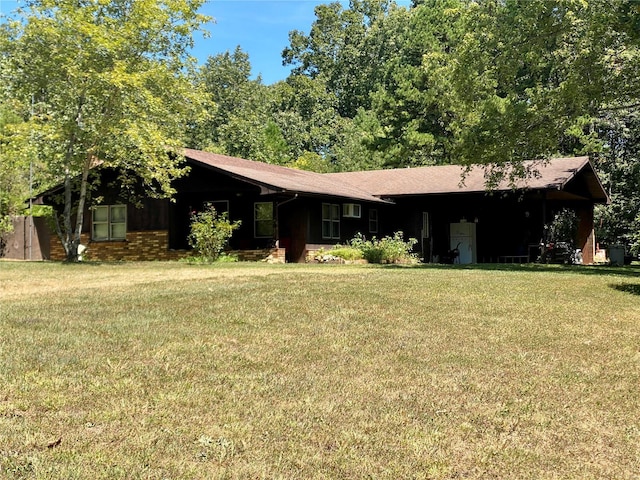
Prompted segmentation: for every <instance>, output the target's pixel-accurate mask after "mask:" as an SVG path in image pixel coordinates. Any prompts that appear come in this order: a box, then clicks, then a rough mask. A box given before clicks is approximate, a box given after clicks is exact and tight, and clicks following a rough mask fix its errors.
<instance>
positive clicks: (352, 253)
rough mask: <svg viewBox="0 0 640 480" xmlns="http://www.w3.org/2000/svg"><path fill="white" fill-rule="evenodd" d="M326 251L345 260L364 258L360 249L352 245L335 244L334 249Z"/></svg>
mask: <svg viewBox="0 0 640 480" xmlns="http://www.w3.org/2000/svg"><path fill="white" fill-rule="evenodd" d="M327 253H328V254H329V255H333V256H334V257H340V258H343V259H345V260H362V259H363V258H364V255H363V254H362V250H359V249H357V248H354V247H343V246H336V247H335V248H334V249H332V250H329V251H328V252H327Z"/></svg>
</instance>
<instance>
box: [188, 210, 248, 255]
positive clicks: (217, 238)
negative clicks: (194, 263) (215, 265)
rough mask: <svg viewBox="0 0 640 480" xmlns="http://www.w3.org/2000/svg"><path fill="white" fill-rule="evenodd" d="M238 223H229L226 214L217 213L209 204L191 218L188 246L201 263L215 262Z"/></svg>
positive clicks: (238, 225) (238, 226)
mask: <svg viewBox="0 0 640 480" xmlns="http://www.w3.org/2000/svg"><path fill="white" fill-rule="evenodd" d="M240 223H241V222H240V221H239V220H238V221H235V222H231V221H230V220H229V218H228V213H227V212H223V213H218V212H217V211H216V209H215V208H214V207H213V205H211V204H210V203H207V204H205V209H204V210H203V211H202V212H197V213H194V214H193V215H192V216H191V233H190V234H189V237H188V241H189V245H191V246H192V247H193V249H194V250H195V252H196V255H197V257H199V259H200V260H201V261H203V262H215V261H217V260H219V259H220V258H221V257H222V253H223V251H224V248H225V247H226V246H227V243H228V242H229V239H230V238H231V236H232V235H233V232H234V231H235V230H237V229H238V228H240Z"/></svg>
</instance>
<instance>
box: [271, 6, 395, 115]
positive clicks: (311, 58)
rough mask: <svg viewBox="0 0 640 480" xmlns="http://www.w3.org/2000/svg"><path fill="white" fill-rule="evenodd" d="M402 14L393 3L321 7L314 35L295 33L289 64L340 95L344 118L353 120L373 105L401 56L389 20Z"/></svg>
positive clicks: (286, 57)
mask: <svg viewBox="0 0 640 480" xmlns="http://www.w3.org/2000/svg"><path fill="white" fill-rule="evenodd" d="M399 10H401V11H402V12H404V11H405V10H404V9H400V8H399V7H397V6H396V4H395V3H394V2H393V1H391V0H350V2H349V8H343V6H342V4H341V3H340V2H332V3H329V4H325V5H319V6H317V7H316V9H315V14H316V20H315V21H314V23H313V25H312V26H311V31H310V33H309V35H306V34H305V33H304V32H301V31H299V30H294V31H292V32H290V33H289V42H290V45H289V47H287V48H286V49H285V50H284V51H283V59H284V63H285V64H289V65H293V66H294V70H293V73H294V75H306V76H309V77H310V78H312V79H320V80H321V81H322V82H323V83H324V85H325V86H326V88H327V90H328V92H330V93H331V94H333V95H334V96H335V97H336V99H337V101H338V104H337V109H338V113H339V114H340V116H342V117H347V118H353V117H355V115H356V113H357V111H358V109H359V108H360V107H364V108H367V109H368V108H369V107H370V105H371V101H370V98H369V94H370V92H371V91H372V90H374V89H375V86H376V85H377V84H378V82H379V81H380V79H381V76H382V74H383V66H384V64H385V62H386V61H387V59H388V58H390V57H392V56H394V55H395V51H396V43H395V39H396V34H395V32H392V31H389V30H390V27H388V26H387V24H386V18H387V17H388V16H390V15H392V14H395V13H396V12H398V11H399ZM393 25H394V26H399V25H401V24H400V23H395V24H393Z"/></svg>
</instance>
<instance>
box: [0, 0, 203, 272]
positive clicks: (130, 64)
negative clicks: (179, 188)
mask: <svg viewBox="0 0 640 480" xmlns="http://www.w3.org/2000/svg"><path fill="white" fill-rule="evenodd" d="M202 3H203V1H202V0H181V1H176V0H140V1H136V2H130V1H129V0H112V1H110V2H77V1H73V0H62V1H57V2H51V1H48V0H33V1H29V2H27V7H26V8H25V9H23V10H20V11H18V12H17V13H16V17H15V18H16V20H13V21H10V22H8V23H7V24H5V25H4V26H3V27H5V28H3V29H2V30H0V59H1V60H2V68H1V69H0V84H1V85H3V86H5V87H6V88H5V90H4V92H6V95H7V96H9V97H10V99H11V100H12V101H13V102H14V104H15V105H16V111H17V112H18V113H19V115H20V116H21V118H23V119H25V126H24V128H21V129H20V130H19V131H15V134H14V135H13V137H12V145H14V146H15V150H16V151H19V150H22V152H23V155H24V156H26V157H30V158H34V159H36V160H39V161H40V163H41V165H42V173H43V174H46V178H47V179H49V180H50V181H52V182H55V183H60V182H64V189H65V191H64V203H63V205H61V210H63V211H62V215H61V218H60V222H59V224H58V225H59V227H60V228H59V234H60V237H61V240H62V243H63V245H64V248H65V250H66V253H67V258H68V259H69V260H75V259H77V246H78V244H79V241H80V233H81V228H82V223H83V214H84V206H85V202H86V198H87V192H88V191H89V190H90V177H89V171H90V170H91V169H92V168H93V167H94V166H95V164H96V161H97V160H99V161H100V162H101V163H102V165H104V166H107V167H114V168H116V169H119V171H120V172H122V177H121V178H120V181H121V183H122V184H123V185H124V186H125V188H126V186H127V185H130V184H131V182H132V181H135V182H141V183H142V185H143V186H144V187H145V189H146V192H147V193H148V194H149V195H151V196H156V197H166V196H170V195H171V194H172V193H173V189H172V186H171V181H172V180H173V179H174V178H176V177H179V176H181V175H182V174H184V173H185V169H184V168H183V166H182V165H181V158H180V155H179V148H180V147H182V146H183V144H184V138H185V135H186V132H187V131H188V125H189V123H190V122H193V121H195V120H199V119H201V118H202V117H205V116H206V106H207V104H206V102H205V101H204V98H203V96H202V94H201V91H200V89H199V88H197V87H195V86H194V84H193V82H192V77H191V76H189V75H190V72H191V70H192V66H193V63H194V60H193V59H192V58H191V57H190V56H189V50H188V49H189V47H190V46H192V45H193V37H192V33H193V31H194V30H198V29H199V28H200V25H201V24H202V23H203V22H205V21H207V18H206V17H203V16H202V15H200V14H198V13H197V10H198V9H199V8H200V7H201V5H202ZM168 147H169V148H168ZM172 147H173V148H172ZM176 153H177V154H176ZM133 179H135V180H133ZM73 212H79V214H78V215H74V214H73Z"/></svg>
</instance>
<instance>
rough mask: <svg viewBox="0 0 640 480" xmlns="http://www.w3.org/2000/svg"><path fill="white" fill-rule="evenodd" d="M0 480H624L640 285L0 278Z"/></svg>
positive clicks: (632, 418) (638, 392)
mask: <svg viewBox="0 0 640 480" xmlns="http://www.w3.org/2000/svg"><path fill="white" fill-rule="evenodd" d="M0 389H1V390H0V478H10V479H11V478H29V479H32V478H35V479H52V478H54V479H55V478H60V479H62V478H64V479H76V478H77V479H87V478H92V479H99V478H104V479H114V478H115V479H117V478H122V479H138V478H140V479H165V478H166V479H183V478H186V479H189V478H194V479H209V478H211V479H218V478H219V479H227V478H228V479H253V478H266V479H360V478H374V479H378V478H380V479H410V478H411V479H414V478H415V479H426V478H430V479H448V478H496V479H509V478H512V479H516V478H517V479H522V478H536V479H568V478H575V479H603V478H609V479H638V478H640V477H639V476H640V269H638V268H637V267H627V268H624V269H602V268H601V269H598V268H587V267H585V268H562V267H520V266H512V267H506V266H504V267H493V268H487V267H484V268H483V267H476V268H462V267H430V266H426V267H425V266H421V267H390V266H387V267H379V266H378V267H375V266H366V265H365V266H331V265H264V264H223V265H214V266H190V265H186V264H182V263H132V264H83V265H62V264H55V263H10V262H3V263H0Z"/></svg>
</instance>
